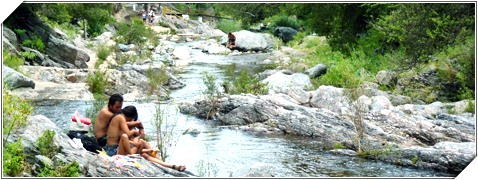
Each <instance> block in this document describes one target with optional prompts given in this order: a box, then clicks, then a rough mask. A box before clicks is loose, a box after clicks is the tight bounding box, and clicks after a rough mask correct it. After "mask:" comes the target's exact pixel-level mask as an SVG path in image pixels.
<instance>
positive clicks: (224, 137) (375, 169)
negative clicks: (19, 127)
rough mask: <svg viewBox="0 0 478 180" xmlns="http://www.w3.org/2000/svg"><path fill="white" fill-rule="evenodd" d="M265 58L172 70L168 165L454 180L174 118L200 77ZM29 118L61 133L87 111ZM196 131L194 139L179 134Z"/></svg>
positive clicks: (39, 106)
mask: <svg viewBox="0 0 478 180" xmlns="http://www.w3.org/2000/svg"><path fill="white" fill-rule="evenodd" d="M267 57H268V54H267V53H257V54H241V55H236V56H224V55H208V54H204V53H202V52H201V51H200V50H193V51H192V59H191V63H189V64H188V65H186V66H184V67H180V68H178V69H177V70H176V73H175V74H176V76H177V77H179V78H180V79H181V80H182V81H183V82H185V83H186V84H187V85H186V86H185V87H184V88H182V89H178V90H174V91H172V93H171V99H170V100H168V101H165V102H162V103H161V104H160V106H161V108H162V109H163V110H164V112H165V114H164V117H165V119H166V121H167V123H168V124H167V125H166V124H165V126H166V127H167V128H170V129H173V136H172V139H173V140H172V141H171V142H172V145H171V147H169V148H168V154H169V157H168V159H167V160H166V162H167V163H171V164H176V165H186V167H187V170H188V171H190V172H192V173H194V174H196V175H201V176H205V177H229V176H231V175H232V176H240V175H241V173H244V172H248V169H249V168H250V167H252V166H258V165H266V166H267V167H271V168H268V169H270V170H271V171H272V172H273V174H274V175H275V176H276V177H454V176H455V175H453V174H448V173H445V172H437V171H433V170H429V169H416V168H408V167H401V166H396V165H392V164H388V163H383V162H380V161H375V160H369V159H363V158H359V157H350V156H345V155H335V154H332V153H329V152H327V151H326V150H324V147H323V146H322V143H321V142H320V141H317V140H313V139H308V138H301V137H287V136H286V137H284V136H278V137H277V136H257V135H252V134H250V133H247V132H242V131H238V130H231V129H227V128H222V127H221V126H218V125H217V124H215V123H214V122H212V121H205V120H203V119H198V118H196V117H193V116H189V115H184V114H181V113H180V112H179V109H178V103H179V102H182V101H193V100H194V99H195V98H198V97H200V96H201V95H202V91H204V90H205V85H204V84H203V81H202V72H204V71H206V72H208V73H209V74H211V75H214V76H216V77H217V79H218V81H221V80H222V79H223V78H224V73H223V69H224V68H223V67H224V66H226V65H229V64H232V63H235V64H236V67H237V68H238V69H248V70H250V71H256V70H259V69H260V67H259V65H258V64H259V62H261V61H263V60H264V59H265V58H267ZM127 105H135V106H136V107H137V109H138V111H139V119H140V120H141V121H142V122H143V124H144V125H145V126H146V134H147V136H150V139H151V140H150V143H151V144H152V145H155V144H156V143H155V142H154V141H155V140H154V139H155V138H154V137H153V136H154V132H155V131H154V128H153V125H152V123H151V122H152V119H153V115H154V113H155V107H156V106H157V105H158V104H153V103H147V102H124V104H123V107H124V106H127ZM34 106H35V112H34V114H42V115H45V116H47V117H48V118H50V119H51V120H52V121H53V122H55V123H56V124H57V125H58V126H59V127H60V128H61V129H63V130H64V131H65V132H66V131H67V129H68V125H69V121H70V118H71V114H73V113H74V112H75V111H76V110H77V111H79V112H80V113H81V114H82V115H84V114H86V113H85V112H86V110H87V109H88V108H89V107H90V106H92V103H91V102H87V101H43V102H38V103H35V104H34ZM191 127H192V128H195V129H198V130H199V131H200V133H199V134H196V135H191V134H184V135H183V132H184V131H185V130H186V129H188V128H191Z"/></svg>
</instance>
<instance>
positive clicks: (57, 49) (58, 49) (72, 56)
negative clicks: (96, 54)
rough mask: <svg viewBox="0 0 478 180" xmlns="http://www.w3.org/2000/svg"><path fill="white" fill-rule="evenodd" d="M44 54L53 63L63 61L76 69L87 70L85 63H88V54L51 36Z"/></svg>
mask: <svg viewBox="0 0 478 180" xmlns="http://www.w3.org/2000/svg"><path fill="white" fill-rule="evenodd" d="M46 53H47V55H48V56H49V57H50V58H51V59H52V60H54V61H57V62H58V61H65V62H67V63H70V64H73V65H75V67H77V68H88V65H87V64H86V62H88V61H90V56H89V55H88V53H86V52H85V51H83V50H82V49H79V48H77V47H76V46H74V45H72V44H71V43H67V42H65V41H63V40H61V39H58V38H56V37H53V36H50V39H49V41H48V44H47V46H46Z"/></svg>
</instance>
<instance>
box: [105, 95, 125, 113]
mask: <svg viewBox="0 0 478 180" xmlns="http://www.w3.org/2000/svg"><path fill="white" fill-rule="evenodd" d="M121 107H123V96H121V95H119V94H113V95H111V96H110V100H109V101H108V110H110V111H111V112H112V113H115V114H116V113H118V112H119V111H120V110H121Z"/></svg>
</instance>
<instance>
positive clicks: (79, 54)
mask: <svg viewBox="0 0 478 180" xmlns="http://www.w3.org/2000/svg"><path fill="white" fill-rule="evenodd" d="M9 18H10V20H11V21H15V22H22V23H17V24H15V25H13V26H15V27H10V28H12V29H13V28H15V29H24V30H25V31H26V32H25V33H23V34H21V35H19V36H18V37H19V39H18V42H22V41H25V40H29V39H32V38H35V37H36V38H39V39H40V40H41V41H42V42H43V44H44V45H45V52H46V54H47V55H48V56H49V58H50V59H51V60H53V61H55V62H57V63H59V64H62V63H60V62H65V63H68V64H71V65H74V67H76V68H87V67H88V66H87V65H86V62H88V61H89V60H90V56H89V55H88V54H87V53H86V52H84V51H83V50H81V49H79V48H77V47H75V46H74V45H72V44H71V43H68V42H66V41H64V40H62V37H64V35H62V33H61V32H58V31H55V30H54V29H52V28H51V27H49V26H48V25H47V24H46V23H44V22H43V21H42V20H41V19H39V18H38V17H37V16H36V14H35V13H34V12H32V11H31V10H30V9H29V8H28V7H26V6H19V7H18V8H17V9H15V11H14V12H13V13H12V15H11V16H10V17H9ZM37 50H40V51H42V50H41V49H37Z"/></svg>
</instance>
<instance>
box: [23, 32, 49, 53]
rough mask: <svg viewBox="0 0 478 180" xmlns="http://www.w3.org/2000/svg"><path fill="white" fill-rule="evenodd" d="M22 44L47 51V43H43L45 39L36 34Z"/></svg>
mask: <svg viewBox="0 0 478 180" xmlns="http://www.w3.org/2000/svg"><path fill="white" fill-rule="evenodd" d="M22 45H23V46H26V47H30V48H33V49H36V50H39V51H40V52H45V43H43V41H42V40H41V39H40V38H39V37H38V36H36V35H34V36H33V37H32V38H31V39H27V40H24V41H23V42H22Z"/></svg>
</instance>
